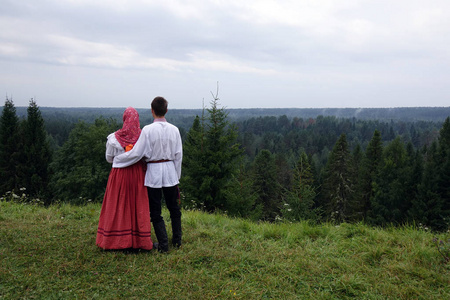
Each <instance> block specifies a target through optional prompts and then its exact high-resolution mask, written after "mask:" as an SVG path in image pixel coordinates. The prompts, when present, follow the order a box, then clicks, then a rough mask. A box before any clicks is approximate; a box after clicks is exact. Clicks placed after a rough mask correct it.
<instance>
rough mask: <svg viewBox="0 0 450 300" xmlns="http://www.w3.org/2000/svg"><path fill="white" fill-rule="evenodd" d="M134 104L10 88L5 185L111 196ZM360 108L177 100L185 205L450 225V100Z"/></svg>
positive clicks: (2, 144) (2, 162) (269, 217)
mask: <svg viewBox="0 0 450 300" xmlns="http://www.w3.org/2000/svg"><path fill="white" fill-rule="evenodd" d="M123 111H124V108H117V109H110V108H105V109H100V108H99V109H89V108H84V109H78V108H73V109H57V108H40V107H39V106H38V104H37V103H36V101H35V100H33V99H31V100H30V102H29V106H28V107H27V108H23V107H15V106H14V102H13V100H12V99H8V98H7V99H6V101H5V104H4V107H3V109H2V112H1V123H0V139H1V141H0V157H1V158H0V177H1V178H0V196H1V197H2V198H3V199H4V200H7V201H8V200H12V199H15V200H17V201H20V199H27V201H35V202H40V203H42V204H43V205H50V204H52V203H57V202H71V203H74V204H80V205H83V204H85V203H87V202H91V201H92V202H101V201H102V199H103V194H104V191H105V187H106V183H107V180H108V174H109V171H110V169H111V165H110V164H109V163H107V162H106V160H105V143H106V137H107V136H108V134H110V133H112V132H114V131H116V130H117V129H119V128H121V126H122V113H123ZM138 111H139V113H140V122H141V127H143V126H145V125H146V124H149V123H150V122H152V117H151V113H150V110H149V109H145V110H143V109H138ZM305 111H306V113H307V114H309V115H305ZM355 111H356V110H355ZM355 111H353V112H352V111H349V110H348V109H347V110H342V111H340V113H339V114H338V113H337V112H338V111H332V110H330V109H329V110H322V111H320V110H312V109H310V110H304V111H296V110H282V109H277V110H275V109H273V110H270V109H267V110H261V109H249V110H228V109H226V108H225V107H222V106H221V104H220V102H219V99H218V98H217V97H213V99H212V101H211V102H210V103H209V106H208V107H205V108H204V109H202V110H172V109H171V110H169V113H168V114H167V120H168V121H169V122H171V123H173V124H174V125H176V126H178V127H179V129H180V133H181V135H182V139H183V169H182V178H181V182H180V189H181V201H182V206H183V207H184V208H185V209H198V210H203V211H207V212H221V213H226V214H228V215H230V216H236V217H241V218H248V219H251V220H255V221H257V220H262V221H269V222H274V221H282V220H284V221H289V222H296V221H300V220H309V221H310V222H311V223H320V222H332V223H337V224H338V223H342V222H364V223H367V224H370V225H374V226H392V225H394V226H396V225H404V224H416V225H417V226H419V224H420V225H421V226H427V227H429V228H431V229H433V230H436V231H446V230H448V229H449V224H450V117H449V108H443V109H435V110H430V109H427V108H422V109H421V108H414V109H410V110H405V109H403V110H400V109H399V110H397V113H396V114H388V110H387V109H386V110H385V113H383V110H382V109H376V110H373V111H372V114H370V112H371V111H370V110H366V111H364V112H362V113H361V112H359V111H358V114H353V113H354V112H355ZM321 112H322V114H320V113H321ZM314 114H315V115H314ZM352 114H353V115H352ZM418 116H420V117H418ZM25 196H26V197H25Z"/></svg>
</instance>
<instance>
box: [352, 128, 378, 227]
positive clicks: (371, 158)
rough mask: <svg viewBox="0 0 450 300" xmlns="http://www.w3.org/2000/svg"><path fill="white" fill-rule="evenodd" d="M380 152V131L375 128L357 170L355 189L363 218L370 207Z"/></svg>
mask: <svg viewBox="0 0 450 300" xmlns="http://www.w3.org/2000/svg"><path fill="white" fill-rule="evenodd" d="M382 154H383V144H382V141H381V133H380V131H378V130H375V132H374V133H373V136H372V139H371V140H370V142H369V144H368V145H367V148H366V151H365V155H364V157H363V159H362V162H361V168H360V172H359V184H358V188H357V190H358V193H359V195H360V196H361V199H360V201H359V203H358V204H359V205H358V206H359V211H360V213H361V214H362V218H363V219H366V217H367V213H368V212H369V211H370V209H371V206H370V199H371V197H372V196H373V183H374V182H375V178H376V176H377V174H378V169H379V166H380V163H381V161H382Z"/></svg>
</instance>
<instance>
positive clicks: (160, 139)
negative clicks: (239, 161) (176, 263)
mask: <svg viewBox="0 0 450 300" xmlns="http://www.w3.org/2000/svg"><path fill="white" fill-rule="evenodd" d="M167 104H168V102H167V100H166V99H164V98H163V97H156V98H155V99H153V101H152V104H151V107H152V115H153V118H154V121H153V123H152V124H149V125H147V126H145V127H144V128H143V129H142V132H141V135H140V137H139V139H138V141H137V142H136V144H135V145H134V147H133V149H131V150H130V151H128V152H125V153H123V154H121V155H118V156H116V157H115V158H114V163H113V168H124V167H127V166H130V165H132V164H134V163H136V162H138V161H139V160H141V159H142V158H144V160H145V161H146V162H147V171H146V174H145V183H144V184H145V186H147V191H148V198H149V202H150V219H151V222H152V224H153V229H154V231H155V233H156V237H157V239H158V243H159V244H158V251H160V252H167V251H168V250H169V243H168V238H167V231H166V224H165V223H164V219H163V217H162V216H161V197H162V194H164V199H165V201H166V204H167V208H168V209H169V212H170V219H171V221H172V234H173V236H172V244H173V246H174V247H177V248H178V247H180V246H181V211H180V207H179V205H178V198H179V192H178V184H179V180H180V177H181V161H182V157H183V150H182V142H181V136H180V132H179V130H178V128H177V127H176V126H174V125H172V124H170V123H168V122H167V121H166V119H165V115H166V113H167Z"/></svg>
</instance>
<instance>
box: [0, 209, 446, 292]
mask: <svg viewBox="0 0 450 300" xmlns="http://www.w3.org/2000/svg"><path fill="white" fill-rule="evenodd" d="M99 214H100V204H88V205H86V206H82V207H78V206H71V205H68V204H61V205H54V206H50V207H48V208H44V207H40V206H36V205H27V204H19V203H12V202H4V201H2V202H0V259H1V265H0V298H1V299H162V298H166V299H450V276H449V275H450V274H449V269H450V266H449V264H446V263H444V262H443V259H442V256H441V255H440V254H439V253H438V251H437V249H436V247H435V245H434V244H433V241H432V239H433V237H434V236H435V235H433V234H432V233H429V232H427V231H424V230H417V229H414V228H409V227H405V228H390V229H386V230H382V229H374V228H370V227H367V226H365V225H362V224H353V225H351V224H342V225H340V226H333V225H329V224H325V225H310V224H308V223H306V222H303V223H296V224H287V223H279V224H267V223H253V222H251V221H248V220H242V219H232V218H229V217H226V216H222V215H217V214H215V215H210V214H206V213H202V212H198V211H184V212H183V230H184V231H183V233H184V239H183V243H184V244H183V246H182V248H181V249H179V250H174V249H171V250H170V253H169V254H166V255H164V254H159V253H157V252H155V251H151V252H140V253H125V252H121V251H102V250H100V249H98V248H97V247H96V245H95V237H96V230H97V222H98V216H99ZM165 218H166V220H169V218H168V213H167V211H165ZM168 231H169V235H170V234H171V233H170V225H169V224H168ZM438 238H440V239H448V233H446V234H440V235H438Z"/></svg>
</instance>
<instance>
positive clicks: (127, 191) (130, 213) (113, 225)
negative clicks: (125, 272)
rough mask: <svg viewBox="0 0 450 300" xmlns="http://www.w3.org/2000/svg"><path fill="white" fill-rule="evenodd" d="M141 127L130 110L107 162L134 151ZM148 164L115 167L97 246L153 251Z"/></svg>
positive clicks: (111, 140) (109, 148)
mask: <svg viewBox="0 0 450 300" xmlns="http://www.w3.org/2000/svg"><path fill="white" fill-rule="evenodd" d="M140 133H141V128H140V124H139V114H138V112H137V111H136V110H135V109H134V108H132V107H128V108H127V109H126V110H125V112H124V114H123V127H122V129H119V130H118V131H116V132H114V133H111V134H110V135H109V136H108V141H107V142H106V154H105V156H106V160H107V161H108V162H109V163H112V162H113V160H114V156H116V155H119V154H121V153H123V152H125V151H129V150H131V149H132V148H133V145H134V144H135V143H136V141H137V140H138V138H139V135H140ZM143 168H144V164H142V163H141V162H138V163H136V164H134V165H131V166H129V167H126V168H120V169H119V168H112V169H111V172H110V173H109V178H108V184H107V186H106V192H105V196H104V198H103V204H102V210H101V213H100V220H99V222H98V230H97V241H96V244H97V245H98V246H99V247H101V248H103V249H128V248H134V249H144V250H151V249H152V248H153V242H152V239H151V237H150V230H151V225H150V210H149V203H148V195H147V189H146V188H145V186H144V176H145V173H144V169H143Z"/></svg>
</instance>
